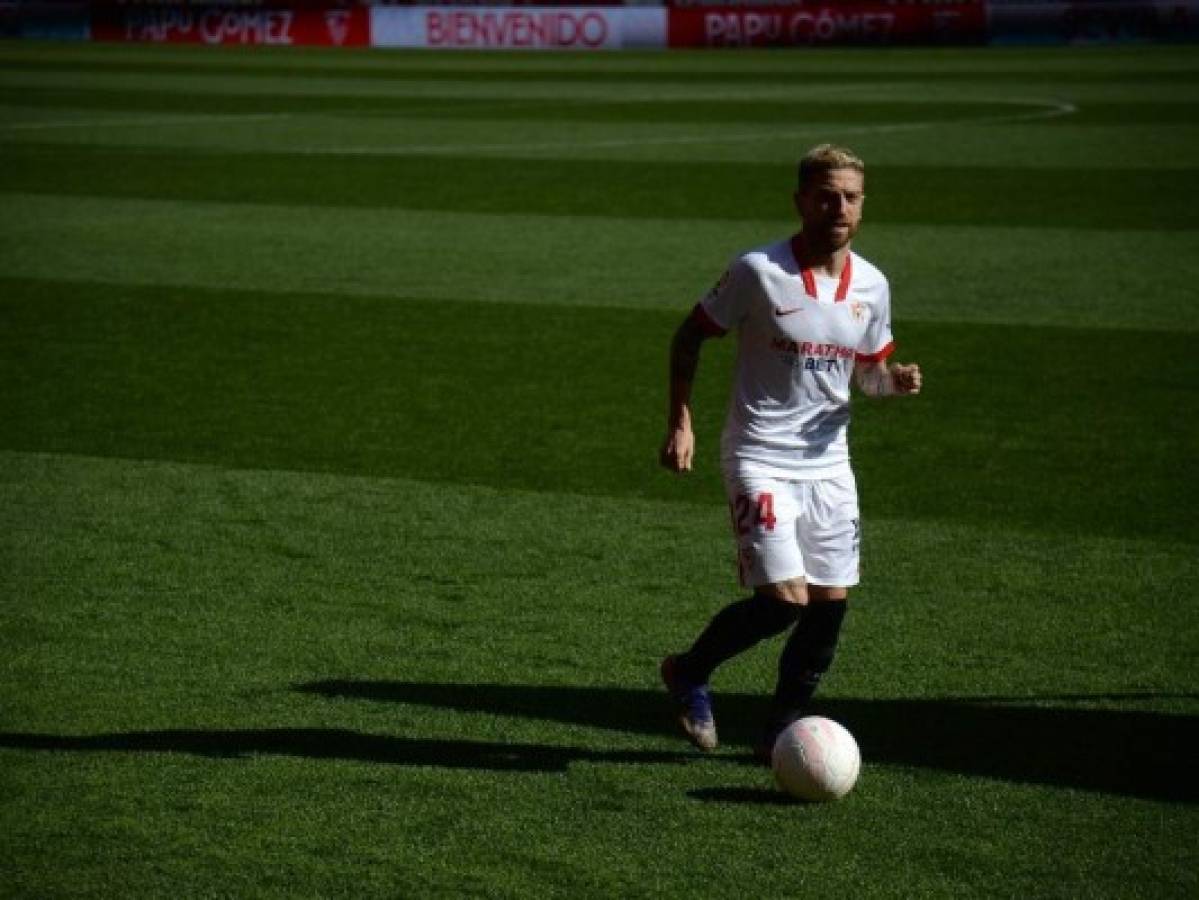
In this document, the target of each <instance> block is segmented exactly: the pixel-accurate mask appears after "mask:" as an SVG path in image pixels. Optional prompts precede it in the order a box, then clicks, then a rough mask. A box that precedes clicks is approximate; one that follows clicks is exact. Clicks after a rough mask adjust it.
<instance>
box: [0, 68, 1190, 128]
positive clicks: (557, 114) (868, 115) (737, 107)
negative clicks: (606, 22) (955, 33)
mask: <svg viewBox="0 0 1199 900" xmlns="http://www.w3.org/2000/svg"><path fill="white" fill-rule="evenodd" d="M494 77H497V78H502V77H503V76H494ZM796 84H797V85H800V84H802V85H803V86H805V87H810V86H811V85H810V82H809V81H808V80H807V78H806V77H797V78H796ZM774 86H775V87H777V86H778V82H777V80H776V81H775V82H774ZM200 87H202V85H200ZM0 103H3V104H4V105H6V106H26V107H34V108H37V109H69V110H114V111H120V112H122V113H127V114H128V113H139V112H145V113H150V112H154V113H169V114H172V115H178V114H180V113H188V114H206V115H231V114H232V115H236V114H258V113H292V114H298V115H304V114H313V113H325V114H331V115H347V116H348V115H353V116H379V117H387V118H395V119H401V120H402V119H409V118H422V117H424V118H438V119H446V120H470V119H487V120H494V119H500V120H505V119H516V120H533V121H542V120H544V119H545V118H546V117H547V116H549V115H552V117H553V118H554V119H555V120H558V121H571V122H612V123H621V124H630V123H648V124H663V123H694V124H697V125H706V126H711V125H714V124H718V123H725V124H760V125H774V126H779V125H783V124H788V123H790V124H792V125H812V124H820V123H826V122H828V123H842V124H844V123H846V122H863V123H869V124H870V125H872V126H874V125H887V124H896V123H903V122H968V121H973V120H977V119H980V118H988V117H996V118H1006V117H1010V116H1015V115H1019V114H1020V113H1022V112H1036V111H1038V110H1039V109H1044V108H1048V106H1049V104H1048V103H1047V102H1040V103H1038V102H1036V101H1035V100H1028V101H1024V102H1011V101H1005V100H997V101H995V102H987V101H986V100H977V101H973V102H970V101H952V100H940V101H938V102H936V103H932V102H922V101H913V100H904V99H888V100H886V101H865V100H860V99H858V98H854V97H839V98H836V99H832V100H827V101H820V100H812V99H810V98H808V99H803V100H785V99H773V100H768V101H767V100H761V99H754V98H750V99H746V98H739V99H729V100H688V99H685V98H670V99H668V100H667V99H664V100H658V101H650V100H640V99H637V98H636V97H635V96H634V97H630V98H628V99H622V100H596V99H587V98H578V99H572V98H571V97H570V96H569V95H564V96H561V97H554V98H552V99H546V98H537V97H531V98H527V99H517V98H503V99H495V98H488V97H464V98H463V97H422V96H415V97H405V96H386V95H378V94H361V95H357V96H356V95H353V94H342V93H338V94H318V93H308V94H283V93H279V92H278V91H271V92H264V93H261V94H256V93H241V92H239V93H236V94H232V93H230V94H222V93H218V92H212V93H207V92H203V91H200V90H197V91H195V92H192V93H188V94H181V93H180V92H178V91H169V90H167V91H154V90H149V89H147V90H137V91H127V90H107V89H102V88H86V89H80V90H72V89H62V88H41V87H32V88H22V89H21V90H20V91H15V90H12V89H5V90H0ZM1056 121H1057V120H1047V122H1046V123H1045V125H1046V127H1053V124H1052V123H1053V122H1056ZM1062 121H1068V122H1069V124H1071V125H1112V124H1121V125H1123V124H1156V125H1193V124H1195V122H1196V121H1199V104H1197V103H1155V102H1145V101H1141V102H1135V103H1132V102H1130V103H1121V102H1103V103H1100V102H1088V103H1086V104H1082V105H1080V106H1079V107H1078V109H1077V111H1076V112H1074V113H1072V114H1071V115H1070V116H1069V117H1068V119H1064V120H1062Z"/></svg>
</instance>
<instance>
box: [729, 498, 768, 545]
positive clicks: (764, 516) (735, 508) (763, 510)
mask: <svg viewBox="0 0 1199 900" xmlns="http://www.w3.org/2000/svg"><path fill="white" fill-rule="evenodd" d="M732 512H733V528H735V529H736V530H737V534H738V535H745V534H749V532H750V530H751V529H753V527H754V526H756V525H762V526H765V528H766V530H767V531H774V526H775V523H776V522H777V521H778V520H777V519H776V518H775V517H774V494H758V496H757V499H754V498H751V497H749V496H748V495H746V494H739V495H738V496H737V499H736V500H734V501H733V505H732Z"/></svg>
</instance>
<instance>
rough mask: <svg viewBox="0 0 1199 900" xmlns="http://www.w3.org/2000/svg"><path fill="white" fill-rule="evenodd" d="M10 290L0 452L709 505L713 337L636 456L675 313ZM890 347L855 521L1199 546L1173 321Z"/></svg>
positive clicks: (1195, 413) (1196, 417) (939, 337)
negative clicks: (866, 512) (669, 431)
mask: <svg viewBox="0 0 1199 900" xmlns="http://www.w3.org/2000/svg"><path fill="white" fill-rule="evenodd" d="M17 287H18V286H17V285H13V284H10V286H9V288H10V289H9V290H7V291H6V292H5V297H4V299H3V304H2V305H0V317H2V318H0V326H2V327H0V409H2V410H3V416H2V424H0V446H3V447H6V448H9V449H14V450H45V451H52V452H64V453H82V454H92V455H98V456H115V457H132V458H158V459H175V460H181V461H197V462H212V463H218V464H223V465H230V466H238V467H251V468H285V469H293V468H294V469H310V470H319V471H330V472H344V473H358V474H367V475H401V476H406V477H414V478H420V479H428V480H440V481H448V482H457V483H473V484H489V485H493V486H496V487H501V488H517V489H528V490H549V491H566V492H574V493H584V494H605V495H633V496H646V497H658V498H662V499H680V498H682V499H689V498H702V499H704V500H706V501H709V502H722V501H721V497H722V493H721V489H720V487H719V482H718V479H717V478H716V475H715V468H716V436H717V433H718V432H719V429H720V424H721V420H722V418H723V412H724V405H725V402H726V397H727V390H728V388H727V379H728V377H729V365H730V353H731V349H732V346H731V343H730V342H719V343H715V344H713V345H711V348H710V350H708V351H707V352H706V354H705V360H704V366H703V369H702V379H701V382H700V386H699V388H698V390H697V397H698V398H699V400H698V404H697V408H698V413H697V416H698V423H699V425H698V427H699V431H700V448H701V451H700V452H701V460H702V465H701V470H702V471H704V472H705V474H704V475H702V476H699V477H697V478H695V479H693V483H692V484H690V485H687V484H683V483H682V482H680V480H678V479H672V478H669V477H667V476H666V475H665V474H664V473H662V472H660V471H658V470H657V469H656V466H655V452H656V447H657V444H658V441H659V440H660V438H661V430H662V426H663V409H664V404H665V399H664V385H665V368H664V366H665V363H664V359H665V354H666V346H667V343H668V341H669V336H670V334H671V332H672V330H673V328H674V326H675V324H676V323H677V321H678V320H679V318H680V317H679V314H678V313H675V312H671V313H665V312H646V311H629V310H616V309H596V308H586V307H573V308H549V307H532V306H517V305H507V304H499V303H483V304H474V303H454V302H449V301H444V300H443V301H436V302H421V301H415V300H405V301H404V302H403V303H381V302H379V301H377V300H372V299H362V298H353V297H348V296H343V295H301V296H293V297H290V298H288V300H287V301H286V302H281V299H280V298H279V297H278V296H276V295H273V294H261V293H251V292H245V291H227V292H222V291H199V290H182V289H160V288H132V287H120V286H111V287H102V286H92V287H89V288H87V289H86V290H79V291H77V292H73V293H64V292H63V291H62V290H61V289H60V287H59V286H58V285H56V284H53V283H51V284H45V285H42V284H38V283H29V284H26V285H25V286H24V288H23V289H17ZM900 339H901V341H902V343H903V354H902V356H903V357H904V358H905V359H915V360H918V361H920V362H921V363H922V364H923V365H924V366H925V369H926V372H927V382H928V387H927V390H926V392H925V394H924V395H922V396H921V397H920V398H919V399H918V400H913V401H910V402H892V403H864V402H863V403H860V404H859V414H858V421H857V423H856V425H855V433H854V438H855V442H856V453H857V460H858V468H859V473H860V477H861V479H862V481H863V484H864V485H867V486H868V490H867V496H869V497H870V510H871V512H872V514H874V515H888V516H900V517H905V518H927V519H946V520H952V521H967V522H983V523H986V522H990V523H1001V522H1002V523H1006V526H1005V527H1028V528H1033V529H1041V530H1048V531H1058V532H1067V531H1071V530H1075V531H1079V532H1083V533H1095V534H1115V535H1131V536H1137V535H1141V536H1144V535H1161V536H1164V537H1170V538H1173V539H1178V540H1199V516H1197V515H1196V512H1195V510H1196V509H1199V494H1197V490H1199V488H1197V487H1196V485H1195V483H1194V482H1193V481H1186V480H1182V481H1180V479H1179V476H1178V473H1179V472H1180V471H1183V470H1185V467H1186V466H1187V465H1188V461H1189V459H1190V458H1191V456H1192V455H1193V452H1194V449H1195V447H1196V445H1197V442H1199V432H1197V431H1196V429H1197V428H1199V424H1197V423H1199V406H1197V404H1199V398H1197V395H1196V393H1195V392H1194V391H1193V389H1192V385H1193V384H1194V383H1195V379H1196V378H1197V377H1199V369H1197V366H1199V364H1197V363H1196V362H1195V357H1194V354H1191V353H1189V352H1188V348H1189V346H1190V343H1191V342H1192V338H1191V337H1190V336H1189V335H1170V334H1163V333H1153V334H1148V333H1144V334H1142V333H1136V332H1110V331H1097V330H1088V329H1066V328H1040V329H1032V328H1026V327H1003V326H981V325H970V326H962V325H952V324H924V323H910V324H908V325H906V326H904V327H903V328H902V331H901V334H900ZM1145 348H1152V355H1153V359H1154V363H1153V364H1152V365H1146V364H1145V363H1144V358H1145V357H1144V352H1145ZM1096 360H1104V361H1105V363H1104V365H1101V366H1100V365H1097V364H1096ZM50 410H52V411H53V413H52V414H51V413H50V412H49V411H50ZM581 411H582V413H581ZM1096 485H1102V486H1103V487H1102V490H1096V489H1095V486H1096Z"/></svg>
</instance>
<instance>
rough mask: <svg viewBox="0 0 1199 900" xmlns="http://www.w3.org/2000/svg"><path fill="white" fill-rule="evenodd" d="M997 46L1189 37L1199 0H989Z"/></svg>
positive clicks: (1194, 31) (1198, 18)
mask: <svg viewBox="0 0 1199 900" xmlns="http://www.w3.org/2000/svg"><path fill="white" fill-rule="evenodd" d="M990 14H991V15H990V18H991V21H990V30H991V40H992V43H996V44H1016V43H1021V44H1085V43H1114V42H1120V41H1193V40H1195V39H1196V38H1199V0H1141V2H1129V0H1073V2H1064V0H1044V2H1041V3H1030V2H1028V0H1018V2H1013V0H990Z"/></svg>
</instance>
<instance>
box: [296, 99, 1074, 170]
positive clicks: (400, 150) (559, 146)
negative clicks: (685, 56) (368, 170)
mask: <svg viewBox="0 0 1199 900" xmlns="http://www.w3.org/2000/svg"><path fill="white" fill-rule="evenodd" d="M988 102H990V103H1004V104H1008V105H1020V106H1041V107H1048V108H1044V109H1039V110H1035V111H1032V112H1025V113H1011V114H1005V115H995V116H975V117H970V118H965V119H939V120H936V121H929V122H899V123H896V124H894V125H858V126H849V127H848V128H839V129H837V132H838V133H839V134H889V133H892V132H897V131H919V130H922V129H926V128H939V127H943V126H946V125H998V124H1005V123H1006V124H1010V123H1015V122H1033V121H1039V120H1043V119H1056V118H1060V117H1062V116H1069V115H1073V114H1074V113H1076V112H1078V107H1077V106H1075V105H1074V104H1073V103H1069V102H1067V101H1065V100H1017V99H1001V100H991V101H988ZM830 130H831V126H829V125H811V126H807V127H804V128H786V129H775V130H773V131H756V132H750V133H741V134H722V135H713V134H710V133H709V134H705V135H685V136H679V137H662V138H639V139H627V140H597V141H543V142H541V143H502V144H498V143H497V144H475V143H472V144H465V143H464V144H410V145H408V146H406V147H299V148H293V149H292V150H291V152H293V153H302V154H307V155H313V156H317V155H320V156H412V155H415V154H420V153H459V152H462V151H464V150H469V151H479V150H482V151H495V150H499V151H502V150H522V151H523V150H590V149H605V148H618V147H652V146H675V145H684V144H735V143H744V142H747V141H761V140H765V139H770V138H774V139H781V138H788V137H798V136H801V135H805V134H827V133H828V132H829V131H830Z"/></svg>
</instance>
